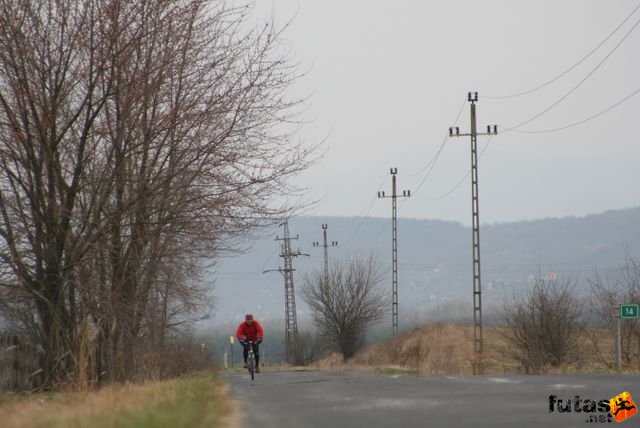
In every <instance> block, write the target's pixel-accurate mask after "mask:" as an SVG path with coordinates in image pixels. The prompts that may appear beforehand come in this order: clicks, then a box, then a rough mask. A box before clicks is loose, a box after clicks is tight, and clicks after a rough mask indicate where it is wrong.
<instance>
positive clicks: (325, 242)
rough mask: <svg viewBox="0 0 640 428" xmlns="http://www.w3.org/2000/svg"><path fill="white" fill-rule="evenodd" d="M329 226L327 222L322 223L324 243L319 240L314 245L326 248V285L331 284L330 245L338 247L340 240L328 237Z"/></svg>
mask: <svg viewBox="0 0 640 428" xmlns="http://www.w3.org/2000/svg"><path fill="white" fill-rule="evenodd" d="M328 228H329V226H328V225H327V224H323V225H322V237H323V243H322V244H320V243H319V242H318V241H316V242H314V243H313V246H314V247H323V248H324V286H325V287H328V286H329V247H337V246H338V241H331V244H329V241H328V239H327V229H328Z"/></svg>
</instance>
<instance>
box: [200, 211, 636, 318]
mask: <svg viewBox="0 0 640 428" xmlns="http://www.w3.org/2000/svg"><path fill="white" fill-rule="evenodd" d="M325 223H326V224H328V238H329V241H338V246H337V247H332V248H329V258H330V261H335V260H346V259H349V258H351V257H354V256H356V255H363V256H367V255H368V254H369V253H373V254H376V255H377V256H378V258H379V261H380V263H381V265H382V267H383V269H384V270H385V271H386V272H388V278H387V280H385V283H384V286H385V287H388V289H389V291H390V290H391V221H390V219H387V218H384V219H383V218H361V217H297V218H293V219H291V220H290V230H291V233H292V235H293V236H295V235H299V239H298V240H297V241H295V242H294V244H293V248H294V249H298V248H299V249H300V251H301V252H303V253H309V254H310V256H309V257H304V256H301V257H298V258H296V259H295V261H294V267H295V268H296V272H295V277H294V279H295V284H296V287H300V285H301V284H302V277H303V275H304V274H305V272H309V271H311V270H312V269H320V268H321V267H322V260H323V252H322V248H320V247H314V246H313V242H315V241H318V242H320V243H321V242H322V229H321V225H322V224H325ZM276 235H279V236H280V237H282V229H281V228H280V229H279V228H277V227H274V228H273V229H272V230H267V231H265V232H264V234H263V236H262V237H259V238H255V239H254V240H253V241H252V242H251V244H252V245H251V249H250V250H249V251H247V252H246V253H244V254H240V255H237V256H234V257H228V258H226V259H223V260H221V261H220V263H219V264H218V265H217V267H216V270H215V272H213V273H212V275H211V281H214V280H215V294H216V296H217V306H216V313H215V317H214V319H213V321H212V322H213V323H214V324H215V323H220V322H227V321H232V322H235V321H239V320H240V319H241V317H242V315H243V314H244V313H245V312H248V311H251V312H255V313H256V315H257V316H258V317H259V318H261V319H271V320H274V321H277V320H283V319H284V291H283V279H282V276H281V275H280V274H279V273H278V272H270V273H265V274H263V273H262V272H263V270H267V269H274V268H277V267H278V266H279V265H280V266H282V260H281V258H280V257H278V254H279V251H280V249H279V243H278V242H276V241H274V238H275V236H276ZM480 242H481V262H482V263H481V266H482V283H483V299H484V300H483V302H484V303H485V304H486V305H487V306H489V305H491V304H492V303H495V302H499V301H500V300H501V299H503V298H504V296H509V295H512V294H513V293H517V292H519V291H521V290H522V289H524V288H526V286H527V284H529V283H531V281H533V280H534V279H535V278H537V277H540V276H541V275H546V274H547V273H549V272H555V273H556V274H557V277H558V279H559V280H562V279H565V278H570V279H574V280H577V281H578V282H579V284H580V285H579V289H580V290H581V291H588V285H587V283H586V279H587V278H589V277H590V276H592V275H593V272H594V270H595V269H596V268H597V269H598V271H599V272H601V273H605V274H606V273H610V274H615V272H616V271H617V269H618V268H619V266H620V265H621V264H622V263H623V262H624V258H625V249H626V251H628V253H629V255H631V256H632V257H636V258H640V208H632V209H626V210H619V211H608V212H605V213H602V214H596V215H589V216H586V217H566V218H560V219H556V218H549V219H542V220H535V221H524V222H514V223H500V224H483V225H482V226H481V230H480ZM471 257H472V256H471V229H470V228H469V227H466V226H464V225H462V224H460V223H455V222H447V221H440V220H416V219H404V218H403V219H399V220H398V260H399V270H398V278H399V279H398V280H399V307H400V322H401V324H402V323H403V322H404V323H406V322H410V321H411V320H412V319H414V318H415V317H416V316H419V315H420V314H424V313H427V312H429V311H431V312H432V313H437V310H438V308H443V307H445V308H449V309H446V310H444V311H440V312H441V313H442V314H444V315H446V314H447V313H450V312H451V310H450V308H451V307H453V306H451V305H453V304H454V303H458V304H461V305H463V306H464V305H470V304H471V301H472V297H471V290H472V280H471V275H472V273H471ZM460 302H462V303H460ZM296 303H297V307H298V314H299V317H300V318H302V319H304V318H308V316H309V313H308V309H307V307H306V305H305V304H304V303H303V302H302V300H301V299H300V297H299V296H298V297H297V300H296ZM448 305H449V306H448ZM465 313H467V312H465ZM411 317H414V318H411Z"/></svg>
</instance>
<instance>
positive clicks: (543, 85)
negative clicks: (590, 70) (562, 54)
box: [483, 4, 640, 99]
mask: <svg viewBox="0 0 640 428" xmlns="http://www.w3.org/2000/svg"><path fill="white" fill-rule="evenodd" d="M638 9H640V4H638V5H637V6H636V7H635V8H634V9H633V10H632V11H631V13H629V14H628V15H627V17H626V18H625V19H624V20H623V21H622V22H621V23H620V24H618V26H617V27H616V28H615V29H614V30H613V31H612V32H610V33H609V35H608V36H607V37H605V38H604V40H602V41H601V42H600V43H598V44H597V45H596V47H595V48H593V49H592V50H591V51H590V52H589V53H588V54H586V55H585V56H584V57H582V59H580V60H579V61H578V62H576V63H575V64H574V65H572V66H571V67H569V68H568V69H567V70H565V71H563V72H562V73H560V74H559V75H557V76H556V77H554V78H553V79H551V80H548V81H547V82H545V83H542V84H541V85H538V86H536V87H534V88H531V89H528V90H526V91H522V92H518V93H515V94H511V95H498V96H496V95H493V96H492V95H483V96H484V97H485V98H490V99H506V98H516V97H520V96H522V95H527V94H530V93H532V92H535V91H537V90H539V89H542V88H544V87H546V86H548V85H550V84H551V83H553V82H555V81H556V80H558V79H560V78H562V77H564V76H565V75H566V74H567V73H569V72H571V71H572V70H573V69H574V68H576V67H577V66H579V65H580V64H582V63H583V62H584V61H586V60H587V59H588V58H589V57H590V56H591V55H593V54H594V53H595V52H596V51H597V50H598V49H600V48H601V47H602V45H604V44H605V43H606V42H607V41H608V40H609V39H610V38H611V37H613V35H614V34H615V33H617V32H618V30H619V29H620V28H622V26H623V25H624V24H625V23H626V22H627V21H628V20H629V19H630V18H631V17H632V16H633V15H634V14H635V13H636V11H637V10H638Z"/></svg>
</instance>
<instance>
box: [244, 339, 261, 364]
mask: <svg viewBox="0 0 640 428" xmlns="http://www.w3.org/2000/svg"><path fill="white" fill-rule="evenodd" d="M259 349H260V347H259V346H258V344H257V343H253V353H254V354H255V356H256V367H258V364H259V363H260V353H259V352H258V351H259ZM242 356H243V357H244V363H245V364H247V357H249V344H246V345H244V349H243V351H242Z"/></svg>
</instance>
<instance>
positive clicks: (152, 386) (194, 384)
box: [0, 373, 234, 428]
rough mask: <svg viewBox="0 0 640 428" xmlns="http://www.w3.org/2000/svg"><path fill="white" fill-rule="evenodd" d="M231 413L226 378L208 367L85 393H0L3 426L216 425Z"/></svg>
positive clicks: (144, 427)
mask: <svg viewBox="0 0 640 428" xmlns="http://www.w3.org/2000/svg"><path fill="white" fill-rule="evenodd" d="M233 413H234V408H233V402H232V401H231V400H230V398H229V396H228V394H227V391H226V387H225V384H223V383H222V382H221V381H220V380H218V379H217V378H216V377H215V376H214V375H213V373H197V374H193V375H189V376H185V377H182V378H179V379H174V380H169V381H163V382H150V383H146V384H142V385H134V384H125V385H114V386H110V387H106V388H103V389H101V390H99V391H95V392H89V393H52V394H33V395H27V396H22V395H13V396H5V397H0V421H2V423H1V425H2V427H3V428H14V427H15V428H23V427H25V428H26V427H35V428H45V427H46V428H49V427H56V428H57V427H60V428H62V427H97V428H103V427H104V428H107V427H109V428H116V427H127V428H129V427H131V428H147V427H149V428H151V427H154V428H155V427H160V428H162V427H167V428H168V427H172V428H174V427H205V426H206V427H214V428H215V427H223V426H228V425H229V424H230V423H231V417H232V416H233Z"/></svg>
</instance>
